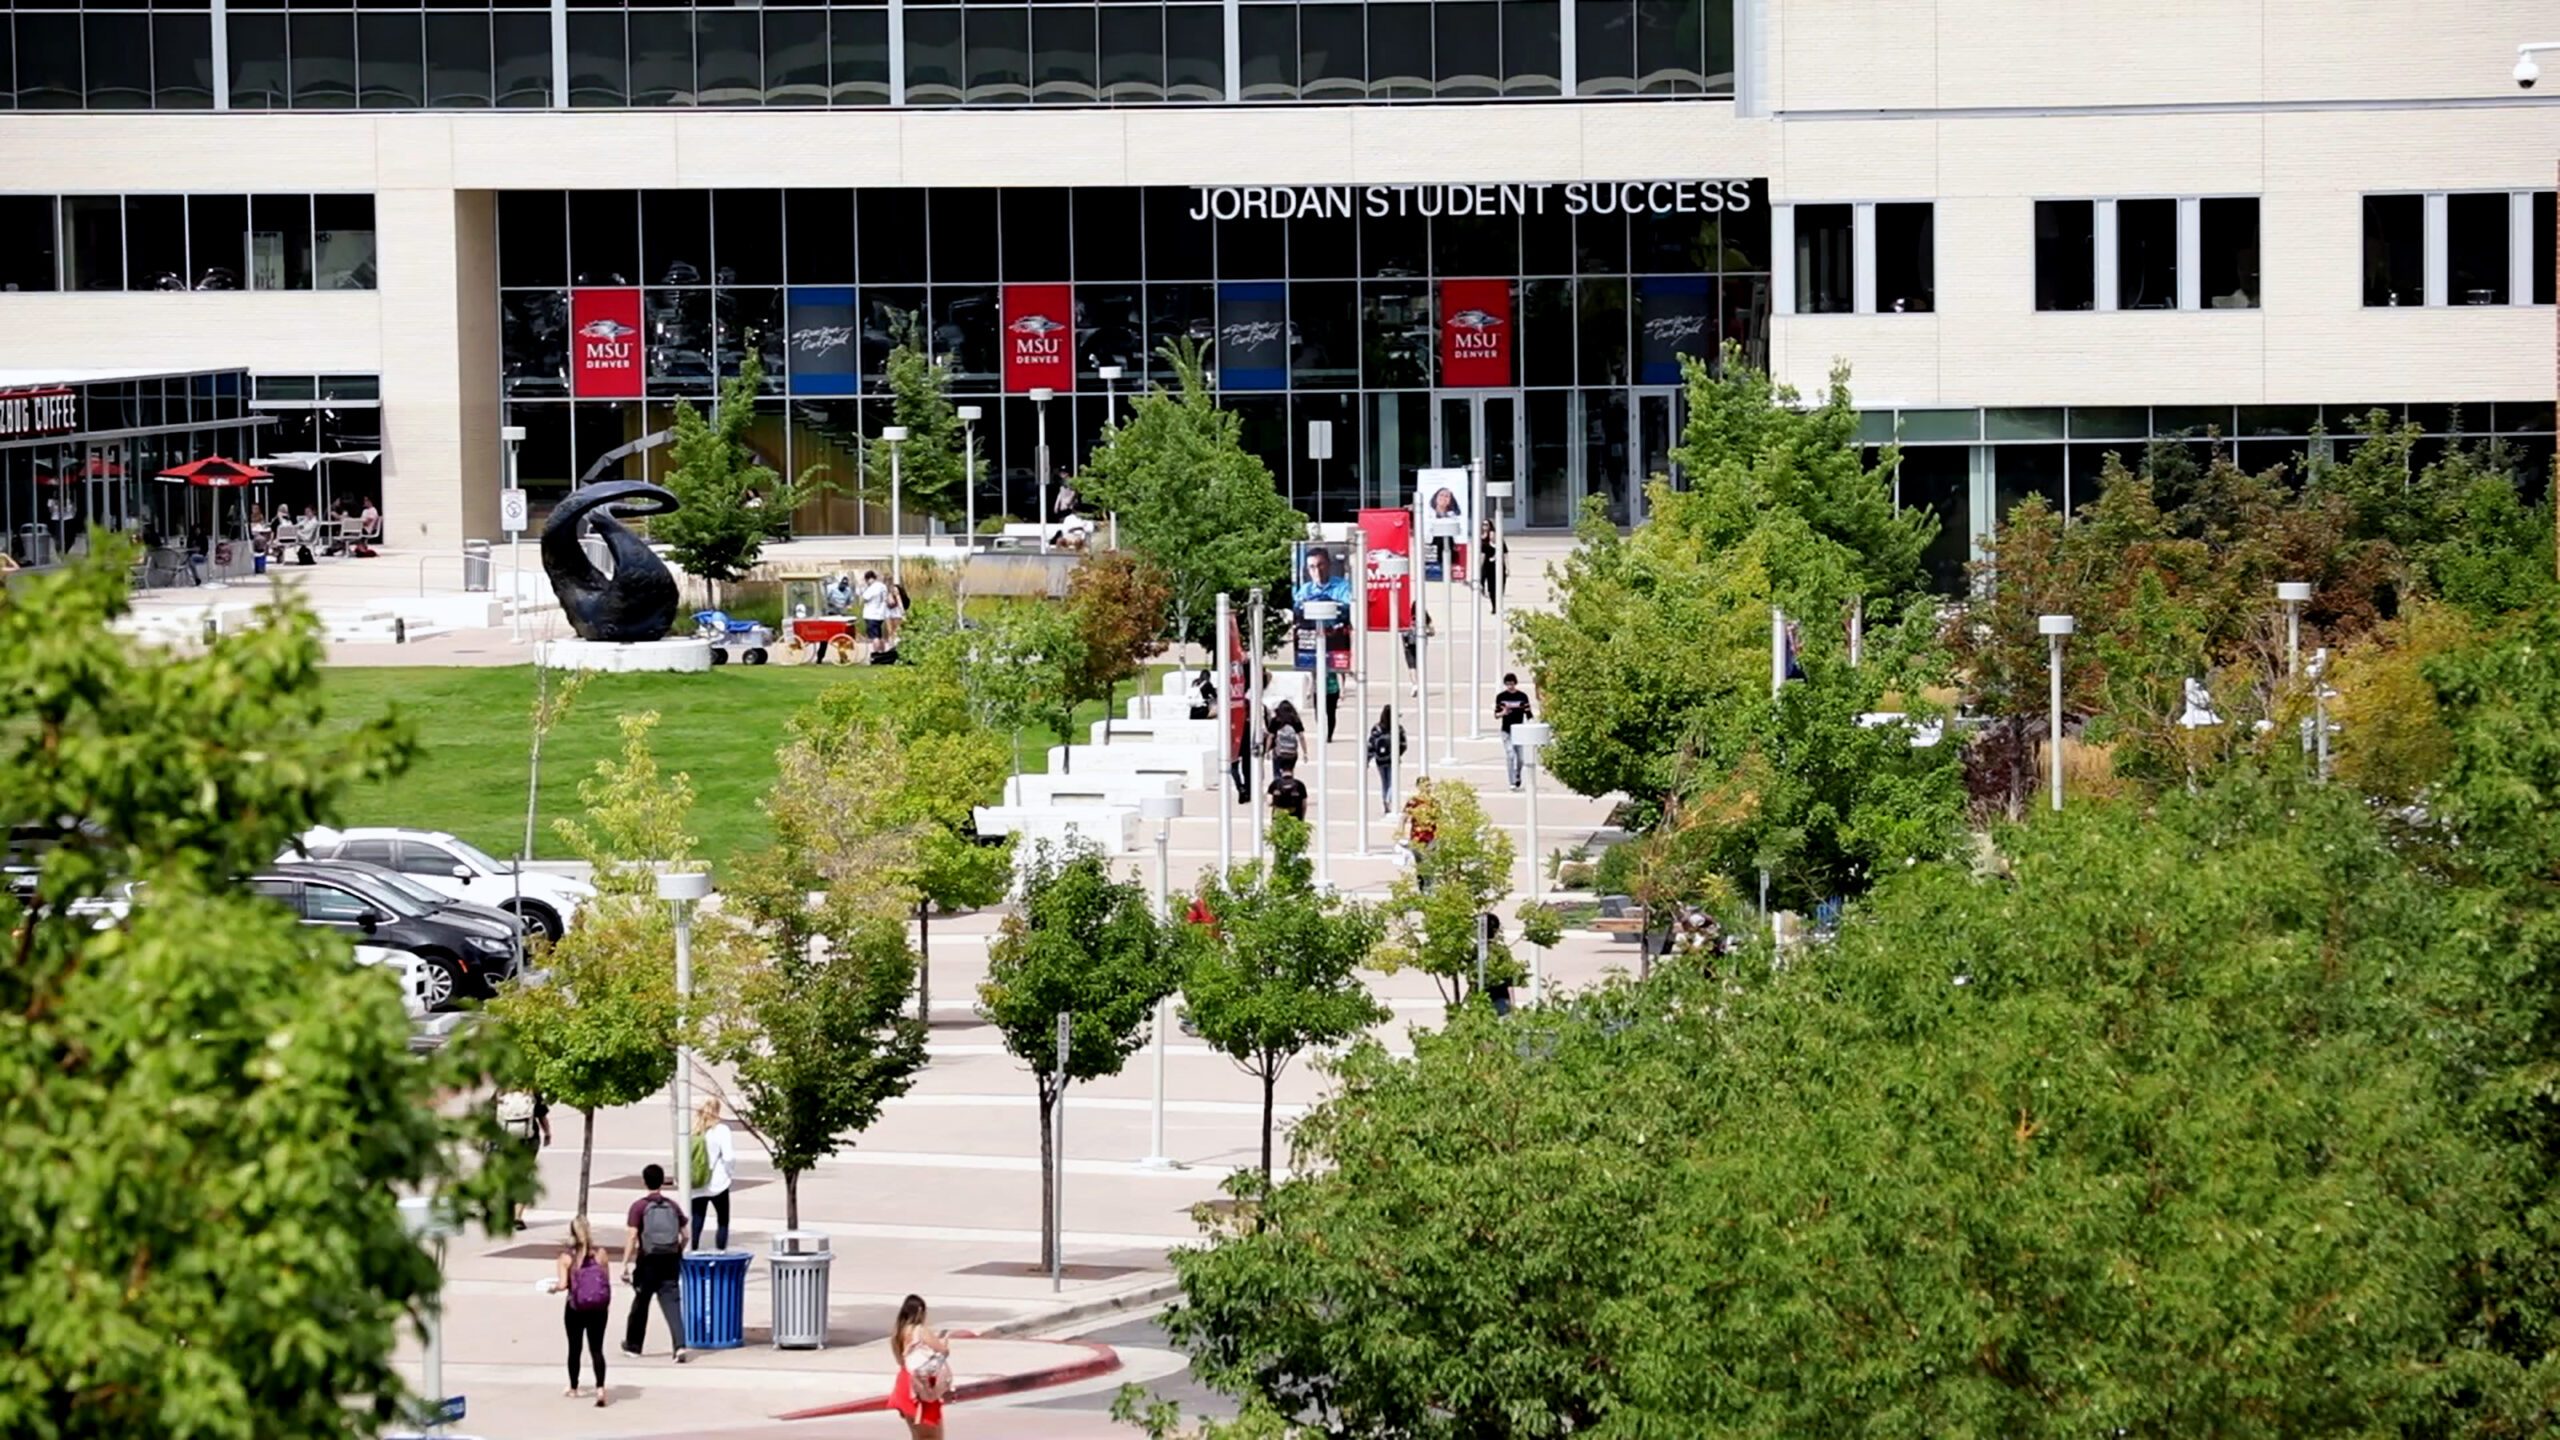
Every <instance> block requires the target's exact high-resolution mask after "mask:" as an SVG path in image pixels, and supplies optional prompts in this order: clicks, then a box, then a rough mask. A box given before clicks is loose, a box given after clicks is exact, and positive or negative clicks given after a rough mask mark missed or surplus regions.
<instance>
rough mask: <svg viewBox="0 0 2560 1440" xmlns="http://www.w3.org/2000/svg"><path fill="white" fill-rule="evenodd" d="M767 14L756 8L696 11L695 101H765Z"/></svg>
mask: <svg viewBox="0 0 2560 1440" xmlns="http://www.w3.org/2000/svg"><path fill="white" fill-rule="evenodd" d="M763 18H764V17H763V16H762V15H761V14H760V13H759V12H758V11H755V10H736V9H731V10H712V9H707V8H706V9H701V10H696V11H695V12H693V50H694V67H695V68H694V85H693V89H694V95H695V103H697V104H702V105H761V104H763V103H764V34H763V25H762V23H761V22H762V20H763Z"/></svg>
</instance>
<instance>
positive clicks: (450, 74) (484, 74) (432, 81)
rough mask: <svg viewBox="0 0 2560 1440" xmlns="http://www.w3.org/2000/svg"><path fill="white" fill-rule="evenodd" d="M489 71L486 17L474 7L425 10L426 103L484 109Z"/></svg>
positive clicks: (486, 106) (487, 104)
mask: <svg viewBox="0 0 2560 1440" xmlns="http://www.w3.org/2000/svg"><path fill="white" fill-rule="evenodd" d="M489 75H490V69H489V17H488V16H487V15H486V14H485V13H482V12H480V11H475V10H465V11H458V12H456V13H453V14H445V13H444V12H442V11H433V10H431V11H429V12H427V104H428V106H429V107H430V108H432V109H437V110H486V109H488V108H489V99H490V94H489Z"/></svg>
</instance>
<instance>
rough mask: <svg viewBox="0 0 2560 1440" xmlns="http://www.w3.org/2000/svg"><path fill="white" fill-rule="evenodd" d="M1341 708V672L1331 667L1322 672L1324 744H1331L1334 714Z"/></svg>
mask: <svg viewBox="0 0 2560 1440" xmlns="http://www.w3.org/2000/svg"><path fill="white" fill-rule="evenodd" d="M1341 708H1342V672H1341V671H1339V670H1336V669H1334V668H1333V667H1331V666H1329V665H1328V666H1326V667H1325V672H1324V743H1326V744H1327V745H1330V744H1332V743H1333V716H1334V712H1335V711H1337V710H1340V709H1341Z"/></svg>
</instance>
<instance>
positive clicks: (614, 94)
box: [231, 10, 631, 108]
mask: <svg viewBox="0 0 2560 1440" xmlns="http://www.w3.org/2000/svg"><path fill="white" fill-rule="evenodd" d="M500 18H502V19H503V18H512V17H500ZM233 39H234V41H235V42H236V41H237V39H238V37H237V36H234V37H233ZM232 53H234V54H237V53H239V52H238V51H237V50H234V51H233V52H232ZM502 53H503V52H502ZM231 93H232V95H233V96H234V99H235V103H236V101H237V97H238V95H239V93H240V92H239V89H238V87H237V84H236V83H235V85H234V87H233V89H232V92H231ZM630 97H631V83H630V77H629V74H628V67H627V66H626V65H625V63H624V60H623V36H622V12H621V11H619V10H612V11H605V12H602V13H598V12H595V11H572V12H570V15H569V103H570V105H572V106H594V107H598V108H612V107H618V106H621V105H624V104H627V103H629V101H630Z"/></svg>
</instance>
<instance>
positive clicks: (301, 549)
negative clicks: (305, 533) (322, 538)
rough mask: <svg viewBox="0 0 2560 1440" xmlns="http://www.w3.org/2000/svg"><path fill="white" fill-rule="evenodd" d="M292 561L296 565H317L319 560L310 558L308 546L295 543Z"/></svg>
mask: <svg viewBox="0 0 2560 1440" xmlns="http://www.w3.org/2000/svg"><path fill="white" fill-rule="evenodd" d="M293 563H294V564H296V565H317V564H319V563H320V562H319V561H317V560H314V559H312V558H311V547H310V546H308V545H297V546H295V547H294V551H293Z"/></svg>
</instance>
